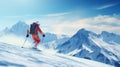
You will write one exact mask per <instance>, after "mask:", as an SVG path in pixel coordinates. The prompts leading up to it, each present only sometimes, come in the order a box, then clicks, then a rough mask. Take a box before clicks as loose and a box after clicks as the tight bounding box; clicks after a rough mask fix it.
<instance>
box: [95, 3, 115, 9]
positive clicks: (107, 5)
mask: <svg viewBox="0 0 120 67" xmlns="http://www.w3.org/2000/svg"><path fill="white" fill-rule="evenodd" d="M116 5H117V4H106V5H102V6H100V7H97V8H96V9H98V10H101V9H106V8H110V7H113V6H116Z"/></svg>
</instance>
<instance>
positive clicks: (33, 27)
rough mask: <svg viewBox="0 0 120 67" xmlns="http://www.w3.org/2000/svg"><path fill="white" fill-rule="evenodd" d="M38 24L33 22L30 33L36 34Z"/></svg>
mask: <svg viewBox="0 0 120 67" xmlns="http://www.w3.org/2000/svg"><path fill="white" fill-rule="evenodd" d="M36 26H37V24H36V23H33V24H31V25H30V34H34V33H35V28H36Z"/></svg>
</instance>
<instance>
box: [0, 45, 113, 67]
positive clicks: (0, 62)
mask: <svg viewBox="0 0 120 67" xmlns="http://www.w3.org/2000/svg"><path fill="white" fill-rule="evenodd" d="M96 65H97V66H96ZM1 66H2V67H113V66H110V65H106V64H103V63H99V62H96V61H91V60H86V59H82V58H77V57H72V56H67V55H63V54H58V53H56V54H50V53H49V52H47V53H46V52H44V51H37V50H33V49H30V48H20V47H18V46H13V45H10V44H5V43H0V67H1Z"/></svg>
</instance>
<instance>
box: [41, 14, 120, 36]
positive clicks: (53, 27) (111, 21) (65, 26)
mask: <svg viewBox="0 0 120 67" xmlns="http://www.w3.org/2000/svg"><path fill="white" fill-rule="evenodd" d="M51 21H57V22H58V23H55V24H54V23H53V24H51V22H49V23H48V24H46V27H47V28H44V27H43V28H44V30H46V31H49V32H53V33H56V34H67V35H73V34H75V33H76V32H77V31H78V30H79V29H81V28H85V29H87V30H90V31H93V32H96V33H100V32H101V31H103V30H105V31H109V32H115V33H118V34H120V32H119V31H118V30H120V19H117V18H115V17H111V16H106V15H100V16H96V17H91V18H85V19H78V20H74V21H71V20H69V21H59V20H58V19H57V18H56V19H54V20H53V19H51ZM61 22H64V23H61ZM48 28H49V30H48Z"/></svg>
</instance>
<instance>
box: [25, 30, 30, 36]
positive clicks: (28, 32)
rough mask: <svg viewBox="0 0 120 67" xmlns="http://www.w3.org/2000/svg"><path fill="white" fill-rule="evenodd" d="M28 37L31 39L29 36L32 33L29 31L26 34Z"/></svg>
mask: <svg viewBox="0 0 120 67" xmlns="http://www.w3.org/2000/svg"><path fill="white" fill-rule="evenodd" d="M26 34H27V35H26V37H29V34H30V31H29V30H28V29H27V32H26Z"/></svg>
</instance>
